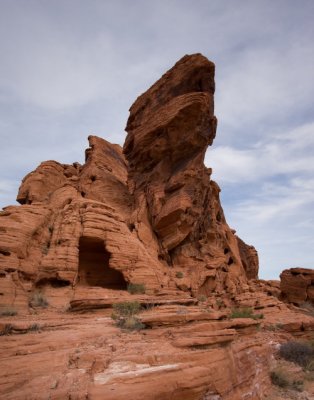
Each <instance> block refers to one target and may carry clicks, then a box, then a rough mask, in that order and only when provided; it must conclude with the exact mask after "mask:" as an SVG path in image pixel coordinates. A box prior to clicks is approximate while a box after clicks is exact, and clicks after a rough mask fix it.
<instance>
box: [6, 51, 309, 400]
mask: <svg viewBox="0 0 314 400" xmlns="http://www.w3.org/2000/svg"><path fill="white" fill-rule="evenodd" d="M214 71H215V67H214V64H213V63H211V62H210V61H208V60H207V59H206V58H205V57H203V56H202V55H200V54H195V55H192V56H185V57H183V58H182V59H181V60H180V61H179V62H178V63H177V64H176V65H175V66H174V67H173V68H172V69H171V70H169V71H168V72H167V73H166V74H165V75H164V76H163V77H162V78H161V79H160V80H159V81H157V82H156V83H155V84H154V85H153V86H152V87H151V88H150V89H149V90H148V91H147V92H145V93H144V94H143V95H141V96H140V97H139V98H138V99H137V100H136V101H135V103H134V104H133V105H132V107H131V108H130V117H129V120H128V123H127V128H126V130H127V132H128V135H127V138H126V142H125V145H124V147H123V149H122V148H121V147H120V146H118V145H113V144H110V143H109V142H107V141H106V140H104V139H101V138H98V137H96V136H90V137H89V138H88V140H89V144H90V147H89V149H87V150H86V162H85V164H84V165H80V164H78V163H74V164H73V165H64V164H60V163H58V162H55V161H47V162H43V163H42V164H41V165H40V166H39V167H38V168H37V169H36V170H35V171H33V172H31V173H30V174H28V175H27V176H26V177H25V178H24V180H23V182H22V184H21V187H20V190H19V193H18V197H17V200H18V201H19V202H20V203H21V206H9V207H6V208H5V209H4V210H3V211H2V212H1V213H0V306H1V310H3V311H5V310H8V308H11V310H12V309H14V310H16V311H17V312H18V315H17V316H15V317H14V316H11V317H10V316H7V317H1V320H0V351H1V368H0V398H5V399H7V400H10V399H12V400H13V399H14V400H19V399H21V400H22V399H25V398H27V399H31V400H33V399H34V400H37V399H38V400H39V399H40V400H41V399H46V398H50V399H72V400H73V399H104V398H105V399H107V400H110V399H112V400H124V399H129V398H132V399H134V400H157V399H160V400H161V399H163V400H167V399H169V400H170V399H171V400H175V399H178V400H182V399H184V400H238V399H239V400H240V399H243V400H244V399H246V400H254V399H264V398H266V397H265V396H266V395H268V394H271V392H272V389H271V388H270V379H269V368H270V367H271V365H272V362H273V354H275V351H276V346H278V344H279V343H281V342H283V341H285V340H288V339H289V338H291V337H292V335H293V336H296V337H303V338H310V337H311V336H312V335H313V330H314V320H313V318H312V317H311V315H309V313H307V312H306V311H305V310H303V311H302V310H298V309H296V308H295V307H292V306H290V305H287V304H284V303H282V302H281V301H279V300H278V297H280V289H279V285H278V284H277V283H276V282H263V281H259V280H257V276H258V256H257V252H256V250H255V249H254V247H253V246H248V245H246V244H245V243H244V242H243V241H242V240H241V239H240V238H238V237H237V236H236V235H235V231H234V230H233V229H231V228H230V227H229V226H228V224H227V222H226V220H225V217H224V213H223V210H222V207H221V204H220V200H219V192H220V189H219V186H218V185H217V183H215V182H214V181H213V180H211V170H210V169H209V168H206V167H205V165H204V155H205V152H206V149H207V147H208V146H209V145H211V144H212V143H213V140H214V138H215V135H216V127H217V120H216V118H215V116H214V89H215V84H214ZM128 283H137V284H144V285H145V288H146V291H145V293H144V294H136V295H131V294H130V293H128V292H127V290H126V289H127V284H128ZM38 294H40V295H41V296H42V297H43V298H44V299H45V300H47V301H48V303H49V305H48V308H47V309H46V310H43V309H42V308H41V307H39V305H38V304H36V297H35V296H36V295H38ZM134 300H137V301H139V302H140V303H141V304H142V305H143V306H145V308H147V310H146V311H143V312H142V313H141V314H140V315H139V317H138V318H139V320H140V321H141V322H142V323H143V324H145V329H143V330H141V331H139V332H129V331H123V330H121V329H120V328H117V327H116V326H115V323H114V322H113V321H112V320H111V318H110V315H111V307H112V305H113V304H115V303H117V302H121V301H134ZM37 301H38V298H37ZM234 306H241V307H250V308H251V309H252V310H253V311H254V310H256V313H260V312H262V313H263V314H264V320H262V321H260V320H258V321H256V320H254V319H250V318H249V319H247V318H245V319H243V318H237V319H232V318H230V313H231V309H232V307H234ZM254 312H255V311H254ZM80 313H83V314H80Z"/></svg>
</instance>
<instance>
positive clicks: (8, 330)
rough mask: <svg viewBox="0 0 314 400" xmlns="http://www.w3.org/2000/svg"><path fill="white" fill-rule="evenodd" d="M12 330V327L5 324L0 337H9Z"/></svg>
mask: <svg viewBox="0 0 314 400" xmlns="http://www.w3.org/2000/svg"><path fill="white" fill-rule="evenodd" d="M12 330H13V326H12V325H11V324H5V325H4V327H3V329H2V331H0V336H5V335H10V334H11V333H12Z"/></svg>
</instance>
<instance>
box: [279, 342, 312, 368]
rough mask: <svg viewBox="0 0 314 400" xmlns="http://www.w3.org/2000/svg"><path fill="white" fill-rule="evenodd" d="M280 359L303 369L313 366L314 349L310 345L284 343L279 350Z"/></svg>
mask: <svg viewBox="0 0 314 400" xmlns="http://www.w3.org/2000/svg"><path fill="white" fill-rule="evenodd" d="M279 355H280V357H282V358H284V359H285V360H288V361H292V362H294V363H296V364H298V365H300V366H301V367H303V368H307V367H308V366H312V364H313V362H314V349H313V347H312V346H311V345H310V344H309V343H302V342H296V341H290V342H286V343H283V344H282V345H281V346H280V349H279Z"/></svg>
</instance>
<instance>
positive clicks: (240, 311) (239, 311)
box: [230, 307, 264, 319]
mask: <svg viewBox="0 0 314 400" xmlns="http://www.w3.org/2000/svg"><path fill="white" fill-rule="evenodd" d="M230 318H252V319H263V318H264V315H263V314H253V310H252V308H250V307H240V308H234V309H233V310H232V312H231V315H230Z"/></svg>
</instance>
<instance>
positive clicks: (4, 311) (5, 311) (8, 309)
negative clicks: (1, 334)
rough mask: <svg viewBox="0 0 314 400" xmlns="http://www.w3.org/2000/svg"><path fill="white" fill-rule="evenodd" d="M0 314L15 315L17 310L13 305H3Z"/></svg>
mask: <svg viewBox="0 0 314 400" xmlns="http://www.w3.org/2000/svg"><path fill="white" fill-rule="evenodd" d="M0 315H2V316H4V317H13V316H14V315H17V310H16V309H15V308H14V307H5V308H3V309H2V310H1V311H0Z"/></svg>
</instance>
